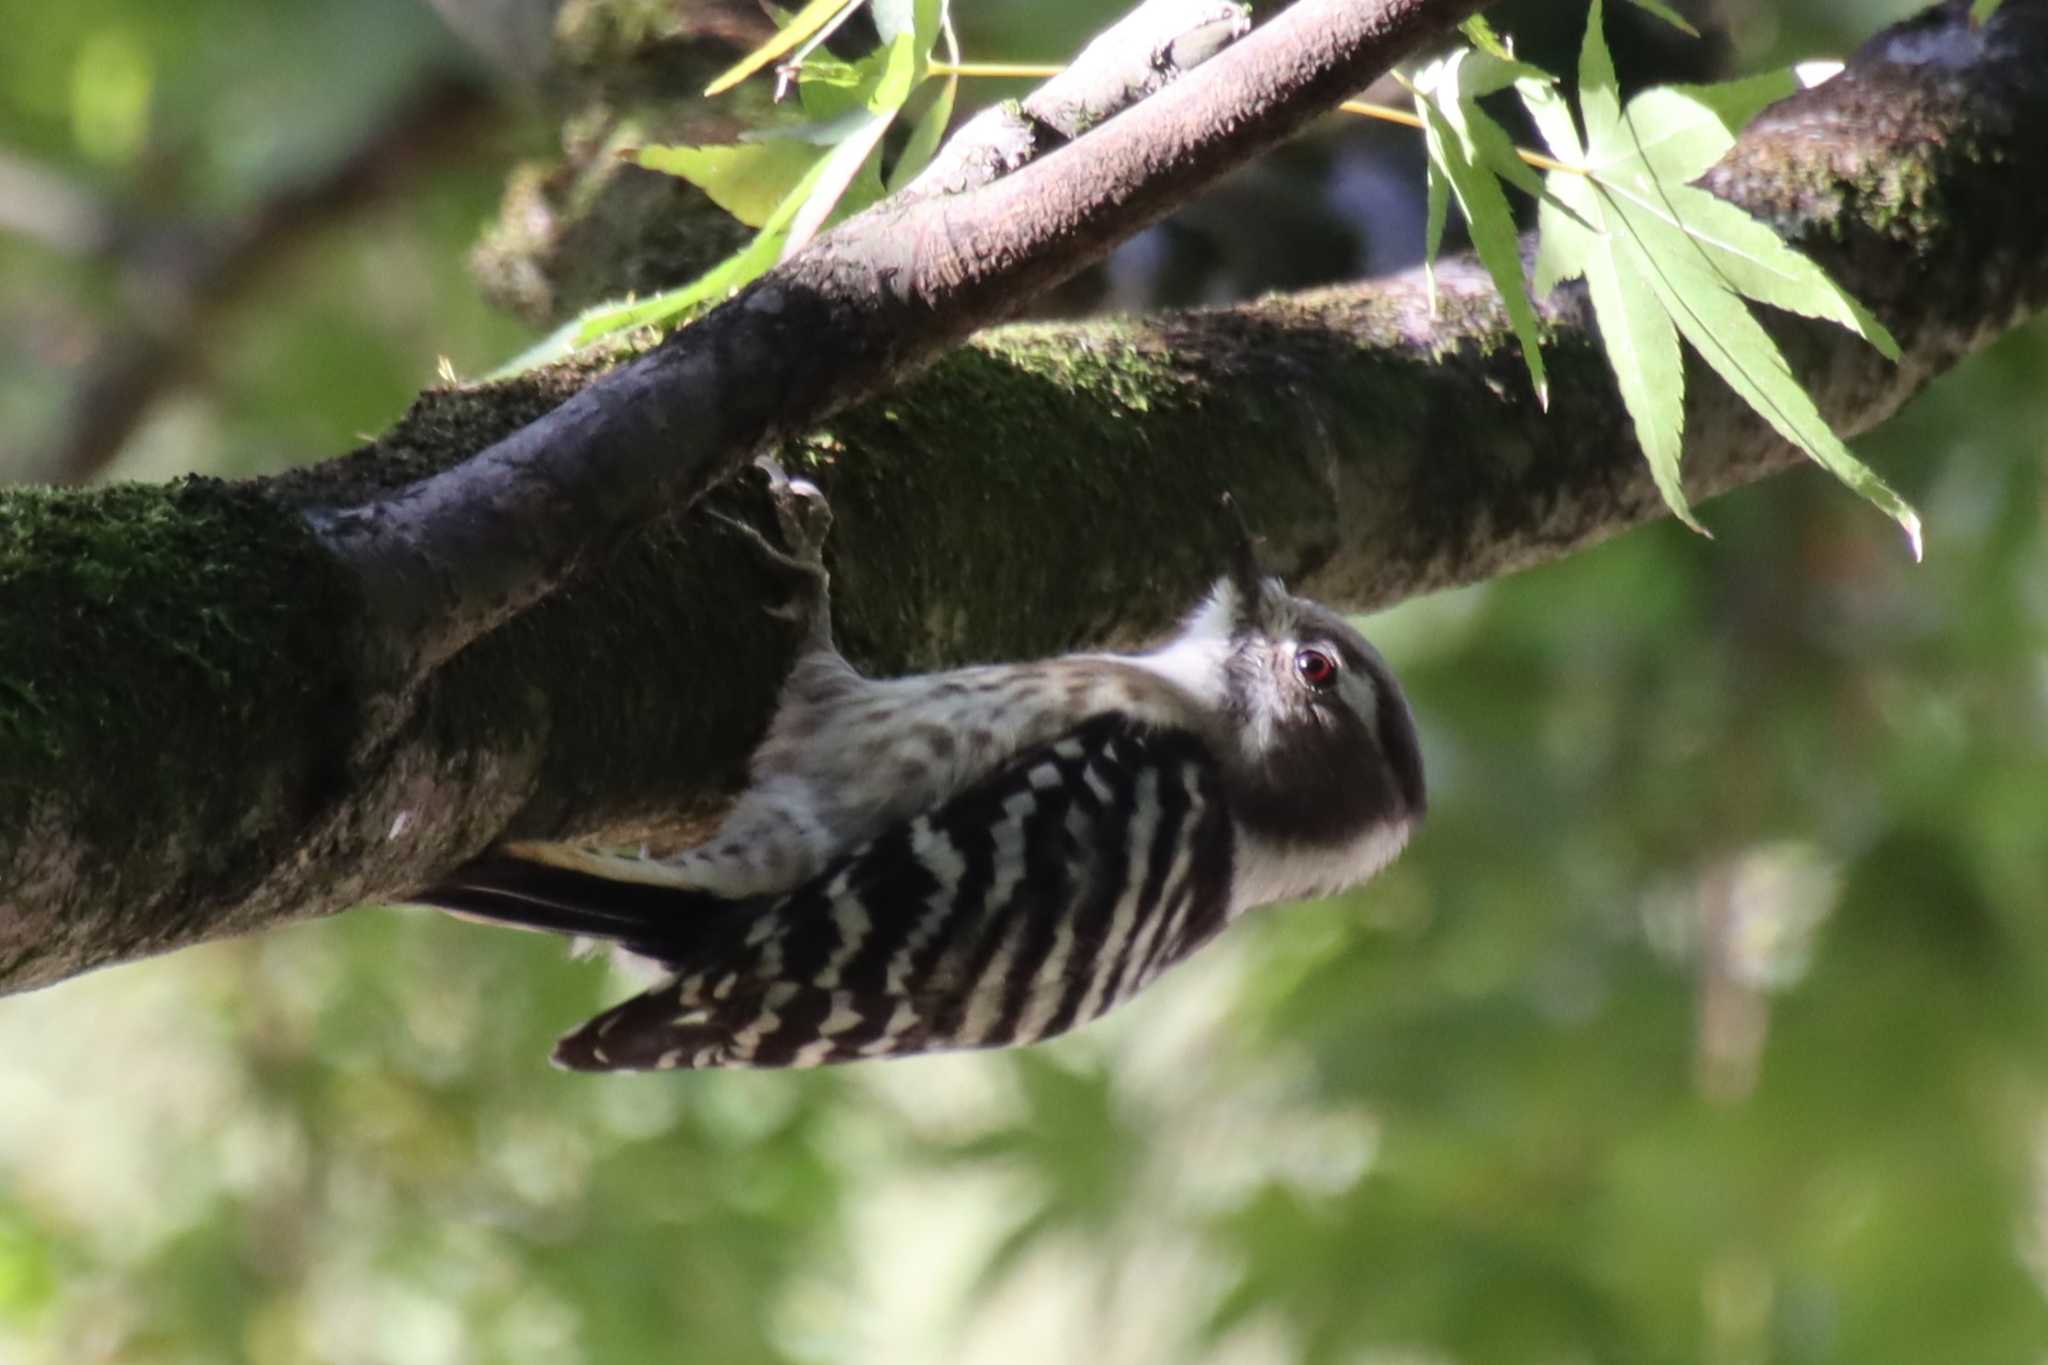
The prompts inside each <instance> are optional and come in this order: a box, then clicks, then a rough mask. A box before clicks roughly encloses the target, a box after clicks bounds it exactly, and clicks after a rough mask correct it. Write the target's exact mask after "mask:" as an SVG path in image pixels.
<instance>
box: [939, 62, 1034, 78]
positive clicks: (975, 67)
mask: <svg viewBox="0 0 2048 1365" xmlns="http://www.w3.org/2000/svg"><path fill="white" fill-rule="evenodd" d="M925 69H926V70H927V71H929V72H931V74H932V75H934V76H992V77H1008V78H1012V79H1020V80H1034V81H1037V80H1049V79H1051V78H1052V77H1054V76H1057V75H1059V74H1060V72H1062V71H1064V70H1066V68H1065V67H1063V66H1041V65H1038V64H1035V63H1032V62H933V63H932V64H931V65H930V66H928V67H926V68H925Z"/></svg>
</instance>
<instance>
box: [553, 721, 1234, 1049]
mask: <svg viewBox="0 0 2048 1365" xmlns="http://www.w3.org/2000/svg"><path fill="white" fill-rule="evenodd" d="M1232 839H1233V836H1232V825H1231V819H1230V814H1229V812H1228V811H1227V810H1226V809H1225V806H1224V803H1223V799H1222V796H1221V791H1220V786H1219V782H1218V776H1217V770H1216V767H1215V764H1214V761H1213V760H1212V759H1211V758H1210V757H1209V755H1208V754H1207V752H1206V751H1205V750H1204V749H1203V747H1202V745H1201V743H1200V742H1199V741H1198V740H1197V739H1196V738H1195V737H1194V736H1193V735H1192V734H1189V733H1188V732H1186V731H1180V730H1146V729H1140V728H1135V727H1133V726H1132V725H1130V724H1129V723H1128V722H1125V721H1123V720H1120V719H1117V718H1111V717H1105V718H1102V719H1099V720H1096V721H1092V722H1090V723H1088V724H1087V725H1085V726H1083V727H1081V728H1080V729H1078V730H1076V731H1074V732H1073V733H1071V734H1069V735H1068V736H1066V737H1065V738H1063V739H1061V740H1059V741H1058V742H1056V743H1054V744H1052V745H1050V746H1048V747H1046V748H1043V749H1039V750H1036V751H1034V752H1032V753H1029V754H1026V755H1024V756H1022V757H1020V758H1018V759H1017V760H1015V761H1014V762H1013V763H1011V764H1010V765H1009V766H1008V767H1006V768H1004V769H1001V770H999V771H998V772H996V773H995V774H993V775H991V776H990V777H988V778H986V779H984V780H983V781H982V782H980V783H978V784H976V785H975V786H973V787H971V788H969V789H968V790H967V791H965V792H963V793H962V794H960V795H959V796H957V797H955V798H953V799H952V800H951V801H949V802H947V803H946V804H945V805H943V806H941V807H939V808H938V809H937V810H934V811H930V812H927V813H925V814H923V815H920V816H918V817H916V818H915V819H912V820H910V821H908V822H906V823H904V824H901V825H898V826H896V827H895V828H894V829H892V830H890V831H888V832H887V833H885V834H883V835H881V836H880V837H878V838H876V839H875V840H873V841H872V842H870V843H868V844H866V845H865V846H863V847H861V848H859V849H856V850H855V851H853V852H852V853H849V854H847V855H846V856H845V857H843V858H841V859H840V860H839V861H837V862H836V863H834V864H833V865H831V866H830V867H828V868H826V869H825V870H824V871H823V872H822V873H820V874H819V875H818V876H817V877H816V878H814V879H813V880H812V881H810V882H809V883H807V884H806V885H804V886H802V887H800V888H798V889H797V890H796V891H794V892H792V893H790V894H789V895H788V896H787V897H784V898H781V899H779V900H777V901H775V902H773V903H771V904H769V905H767V906H765V907H764V908H762V909H761V910H760V911H758V912H757V913H755V914H753V915H751V916H748V917H747V918H746V920H745V922H744V923H741V924H734V925H733V926H732V927H731V932H730V933H729V934H728V935H726V936H725V941H724V942H723V943H720V944H716V945H713V944H708V943H707V944H705V945H704V946H703V948H702V950H701V951H694V952H692V953H691V954H689V955H688V958H687V960H682V961H675V962H673V963H671V965H672V966H673V968H674V969H675V970H676V972H677V975H676V977H675V978H674V979H673V980H671V981H669V982H667V983H665V984H664V985H662V986H660V987H658V988H656V989H654V990H652V991H649V992H648V993H647V994H645V995H642V996H639V997H638V998H636V999H633V1000H629V1001H627V1002H626V1003H625V1004H623V1005H620V1006H618V1007H617V1008H616V1009H613V1010H610V1011H609V1012H607V1013H605V1014H603V1015H600V1016H598V1017H597V1018H596V1019H594V1020H592V1021H591V1022H590V1023H589V1024H587V1025H585V1026H584V1027H583V1028H581V1029H579V1030H577V1031H576V1032H575V1033H573V1034H571V1035H570V1036H569V1037H567V1038H565V1039H563V1040H562V1042H561V1044H560V1046H559V1047H557V1049H556V1051H555V1059H556V1061H557V1062H558V1063H560V1064H561V1065H564V1066H568V1067H573V1068H576V1069H578V1070H615V1069H647V1068H657V1069H666V1068H671V1067H715V1066H745V1067H777V1066H816V1065H820V1064H823V1063H828V1062H846V1061H855V1060H859V1059H862V1058H868V1057H888V1056H899V1055H904V1054H908V1053H916V1052H930V1051H938V1050H943V1049H950V1048H970V1047H999V1046H1003V1045H1006V1044H1017V1043H1031V1042H1036V1041H1038V1040H1040V1039H1042V1038H1049V1037H1052V1036H1053V1035H1055V1034H1059V1033H1063V1032H1065V1031H1066V1030H1068V1029H1071V1028H1074V1027H1076V1026H1077V1025H1080V1024H1084V1023H1087V1022H1088V1021H1089V1020H1091V1019H1094V1018H1096V1017H1097V1016H1099V1015H1101V1014H1103V1013H1104V1012H1105V1011H1107V1010H1109V1009H1110V1008H1112V1007H1113V1006H1115V1005H1117V1004H1119V1003H1121V1002H1123V1001H1125V1000H1128V999H1129V998H1130V997H1131V996H1132V995H1133V994H1135V993H1136V992H1137V991H1138V990H1139V989H1141V988H1142V987H1144V986H1145V985H1146V984H1147V983H1148V982H1150V981H1151V980H1152V979H1153V978H1154V977H1155V976H1157V975H1158V974H1159V972H1160V971H1162V970H1163V969H1165V968H1166V967H1168V966H1170V965H1171V964H1172V963H1174V962H1175V961H1177V960H1179V959H1180V958H1182V957H1184V956H1186V955H1187V954H1188V953H1189V952H1191V951H1193V950H1194V949H1195V948H1197V947H1199V946H1200V945H1201V944H1202V943H1204V942H1206V941H1207V940H1208V939H1209V938H1210V937H1212V936H1213V935H1214V934H1215V933H1216V932H1217V930H1219V929H1220V928H1221V927H1222V925H1223V922H1224V919H1225V916H1226V913H1227V910H1228V907H1229V902H1230V883H1231V865H1232Z"/></svg>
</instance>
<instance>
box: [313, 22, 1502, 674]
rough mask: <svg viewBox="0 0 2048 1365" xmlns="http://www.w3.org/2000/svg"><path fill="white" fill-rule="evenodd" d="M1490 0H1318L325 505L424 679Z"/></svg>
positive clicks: (396, 649)
mask: <svg viewBox="0 0 2048 1365" xmlns="http://www.w3.org/2000/svg"><path fill="white" fill-rule="evenodd" d="M1479 8H1480V3H1479V0H1298V3H1296V4H1295V5H1294V6H1293V7H1292V8H1290V9H1288V10H1286V11H1284V12H1283V13H1282V14H1280V15H1279V16H1278V17H1276V18H1275V19H1273V20H1272V21H1271V22H1269V23H1268V24H1267V25H1266V26H1265V27H1263V28H1261V29H1260V30H1258V31H1257V32H1255V33H1254V34H1253V35H1252V36H1251V37H1249V38H1247V39H1246V40H1245V41H1243V42H1242V43H1239V44H1237V45H1235V46H1234V47H1231V48H1229V49H1227V50H1226V51H1225V52H1223V53H1222V54H1221V55H1220V56H1218V57H1216V58H1214V59H1213V60H1211V61H1209V62H1207V63H1205V64H1204V65H1202V66H1200V67H1198V68H1196V69H1195V70H1194V71H1193V72H1192V73H1190V74H1189V75H1188V76H1187V77H1186V78H1184V79H1182V80H1180V81H1178V82H1176V83H1174V84H1171V85H1169V86H1167V87H1166V88H1165V89H1164V90H1162V91H1161V92H1160V93H1159V94H1158V95H1156V96H1154V97H1153V98H1151V99H1149V100H1147V101H1145V102H1144V103H1142V104H1140V105H1138V106H1136V107H1135V108H1133V109H1130V110H1127V111H1126V112H1124V113H1122V114H1120V115H1118V116H1117V117H1115V118H1113V119H1111V120H1109V121H1108V122H1107V123H1105V124H1104V125H1103V126H1101V127H1100V128H1097V129H1095V130H1094V131H1093V132H1090V133H1088V134H1087V135H1086V136H1084V137H1083V138H1081V139H1080V140H1079V141H1077V142H1074V143H1071V144H1069V145H1068V146H1067V147H1064V148H1061V149H1060V150H1059V151H1057V152H1054V153H1053V154H1052V155H1050V156H1047V157H1044V158H1042V159H1040V160H1038V161H1035V162H1033V163H1032V164H1030V165H1028V166H1026V167H1024V168H1023V169H1022V170H1020V171H1018V172H1017V173H1016V174H1014V175H1010V176H1007V177H1004V178H1003V179H1000V180H997V181H995V182H994V183H992V184H989V185H987V186H984V187H983V188H981V189H978V190H975V191H973V192H970V193H968V194H964V195H960V196H957V197H949V198H938V199H924V200H917V201H913V202H910V203H907V204H898V203H894V202H888V201H885V202H884V203H883V204H880V205H877V206H876V207H875V208H874V209H872V210H870V211H869V212H867V213H865V214H862V215H860V216H859V217H856V218H854V219H852V220H850V221H849V222H847V223H844V224H842V225H841V226H840V227H839V228H837V229H835V230H834V231H833V232H831V233H829V234H827V235H826V236H824V237H823V238H821V239H820V240H818V241H816V242H814V243H812V244H811V246H809V247H808V248H806V249H805V250H804V251H802V252H800V253H798V254H797V255H796V256H795V257H793V258H791V259H790V260H789V261H787V262H785V263H784V264H783V265H782V266H781V267H779V268H778V269H776V270H774V271H772V272H771V273H770V274H768V275H767V276H765V277H764V278H763V279H761V280H759V281H757V282H756V283H755V284H754V285H752V286H751V287H749V288H748V289H746V290H744V291H742V292H741V294H740V295H739V296H738V297H737V298H735V299H733V300H731V301H730V302H728V303H727V304H725V305H724V306H723V307H721V308H719V309H717V310H716V311H714V312H713V313H711V314H710V315H709V316H708V317H706V318H704V319H702V320H701V321H699V322H697V323H695V324H694V325H692V326H690V327H688V328H685V329H683V330H682V331H680V332H678V333H677V334H675V335H674V336H672V337H671V338H670V339H669V340H668V341H666V342H664V343H662V344H661V345H660V346H658V347H656V348H655V350H653V351H652V352H650V353H649V354H648V355H646V356H644V357H642V358H641V359H640V360H638V361H635V362H633V363H631V364H629V365H626V366H623V367H621V368H620V369H618V370H616V371H613V372H612V373H610V374H608V375H606V376H605V377H604V378H602V379H600V380H598V381H597V382H595V383H593V384H591V385H590V386H589V387H587V388H585V389H583V390H582V391H581V392H579V393H578V394H576V396H575V397H573V398H571V399H570V400H569V401H568V402H566V403H563V404H562V405H561V406H560V407H559V408H557V409H556V410H555V411H553V412H551V413H549V414H548V415H547V416H546V417H545V418H543V419H541V420H539V421H536V422H534V423H532V424H530V425H529V426H527V427H525V428H523V429H522V430H520V431H519V432H517V433H515V434H513V435H512V436H510V437H508V438H507V439H505V440H503V441H500V442H499V443H497V444H496V445H494V446H492V447H491V448H490V449H488V450H484V451H482V452H480V453H479V454H478V455H477V456H476V457H475V458H474V459H472V460H470V461H468V462H466V463H465V464H463V465H462V466H460V467H459V468H456V469H452V470H449V471H446V472H445V473H441V474H437V475H434V476H432V477H430V478H427V479H424V480H422V481H421V482H420V483H419V484H417V485H415V486H414V487H412V488H410V489H407V490H405V492H404V493H402V494H400V495H397V496H393V497H389V498H386V499H383V500H381V501H380V502H378V503H376V504H375V505H373V506H369V507H350V508H342V509H338V510H336V511H334V512H333V513H331V514H326V515H318V514H316V515H315V517H314V526H315V528H316V530H317V531H318V533H319V534H320V536H321V538H322V539H323V540H324V541H325V543H326V544H328V545H329V546H330V547H332V549H333V550H334V551H335V552H336V553H337V554H339V555H341V556H342V557H343V558H344V559H346V560H347V561H349V562H350V563H352V564H354V565H356V566H358V568H359V570H360V571H361V574H362V576H363V579H364V582H365V585H366V590H367V591H368V593H369V595H370V601H371V604H372V610H373V613H374V616H375V618H376V619H377V620H378V621H379V622H380V623H381V625H382V634H383V636H384V649H385V651H386V653H387V655H388V657H390V658H392V659H394V660H402V661H404V666H405V667H406V668H407V669H408V670H409V671H410V673H411V674H412V675H413V676H414V677H415V678H418V677H424V676H425V675H426V674H427V673H428V672H430V671H431V670H432V669H433V667H434V666H436V665H437V664H439V663H441V662H442V661H444V660H446V659H447V658H449V657H450V656H451V655H453V654H454V653H455V652H456V651H457V650H459V649H461V648H462V647H463V646H464V645H466V644H468V643H470V642H471V641H473V640H475V639H477V638H478V637H479V636H481V635H483V634H485V633H487V632H488V631H490V630H491V629H492V628H494V627H495V626H497V625H499V624H502V623H503V622H504V621H506V620H507V619H509V618H511V617H512V616H514V615H516V614H517V613H519V612H520V611H522V610H524V609H525V608H527V607H528V606H530V605H532V604H533V603H534V602H536V601H539V600H540V599H541V598H543V597H545V596H546V595H547V594H548V593H550V592H552V591H553V590H554V589H555V588H556V587H558V586H559V585H560V584H561V583H562V582H563V581H564V579H565V578H566V577H567V576H568V575H569V574H570V573H571V572H573V571H574V570H575V569H576V568H577V567H578V566H579V565H587V564H590V563H593V562H595V561H596V560H597V559H599V558H601V556H602V554H603V552H604V550H605V549H606V548H607V547H609V546H612V545H614V544H616V543H617V542H618V540H619V538H620V537H621V536H622V535H625V534H627V533H629V532H631V531H633V530H635V529H637V528H639V527H640V526H643V525H645V524H646V523H647V521H648V520H649V519H650V518H652V517H654V516H657V515H659V514H660V513H662V512H664V511H666V510H669V509H673V508H676V507H679V506H685V505H687V504H688V503H690V502H691V501H693V500H695V499H696V498H697V497H699V496H701V495H702V494H703V492H704V491H705V490H706V489H708V488H710V487H711V486H712V485H713V484H715V483H716V482H718V481H719V480H720V479H722V478H725V477H726V476H727V475H729V474H730V473H732V472H733V471H734V470H735V469H737V468H739V467H740V466H741V465H742V464H744V463H745V461H746V460H747V459H748V458H749V457H750V456H752V455H753V454H754V453H756V452H757V451H759V450H762V449H764V448H766V447H768V446H770V445H772V444H775V443H777V442H780V441H783V440H788V439H790V438H792V437H794V436H796V435H799V434H800V433H802V432H804V431H806V430H808V429H810V428H812V427H814V426H816V425H817V424H818V423H819V422H821V421H823V420H824V419H826V418H827V417H829V416H830V415H831V414H832V413H834V412H837V411H839V410H841V409H842V408H844V407H846V406H847V405H848V404H850V403H853V402H857V401H859V400H860V399H862V398H865V397H867V396H869V395H871V394H873V393H875V392H877V391H878V390H879V389H881V388H882V387H883V386H884V385H886V384H888V383H890V382H893V381H895V380H899V379H901V378H902V377H904V376H905V375H907V374H910V373H913V372H914V371H916V370H917V369H919V368H921V367H922V366H924V365H926V364H929V363H930V362H931V361H932V360H933V359H935V358H936V357H937V356H938V355H940V354H941V353H942V352H943V351H944V350H945V349H947V348H948V347H950V346H952V345H954V344H956V343H958V342H959V341H960V340H961V339H962V338H964V337H966V336H967V335H968V334H969V333H971V332H973V331H974V330H975V329H977V328H979V327H982V326H985V325H987V324H988V323H990V322H994V321H996V320H998V319H1000V318H1001V317H1003V316H1004V315H1005V314H1007V313H1009V312H1010V311H1012V310H1014V309H1015V308H1017V307H1019V306H1020V305H1021V304H1022V303H1023V302H1024V301H1025V300H1027V299H1029V298H1030V297H1031V296H1032V295H1033V294H1035V293H1037V292H1038V291H1040V290H1043V289H1045V288H1048V287H1050V286H1051V285H1054V284H1056V283H1058V282H1059V281H1060V280H1062V279H1065V278H1066V277H1067V276H1069V275H1071V274H1073V273H1074V272H1075V271H1077V270H1079V269H1081V268H1082V267H1083V266H1086V265H1088V264H1090V263H1092V262H1093V261H1095V260H1097V259H1099V258H1100V257H1101V256H1103V255H1104V254H1106V253H1107V252H1108V250H1109V249H1110V248H1111V247H1112V246H1113V245H1114V244H1115V243H1116V242H1117V241H1118V240H1120V239H1121V238H1122V237H1125V236H1128V235H1129V234H1130V233H1132V232H1135V231H1137V230H1138V229H1140V228H1142V227H1145V226H1147V225H1148V224H1150V223H1152V222H1155V221H1157V220H1158V219H1159V218H1161V217H1163V216H1164V215H1165V214H1167V213H1168V212H1170V211H1171V210H1172V209H1173V208H1174V207H1176V206H1177V205H1179V204H1181V203H1184V202H1186V201H1187V200H1188V199H1190V198H1192V197H1193V196H1194V195H1195V194H1196V193H1197V192H1199V191H1200V190H1201V189H1202V188H1203V187H1204V186H1206V185H1209V184H1211V183H1213V182H1214V181H1215V180H1216V179H1218V178H1219V177H1220V176H1221V175H1223V174H1224V173H1225V172H1226V171H1228V170H1230V169H1232V168H1233V167H1235V166H1237V165H1240V164H1242V163H1243V162H1244V161H1246V160H1248V159H1250V158H1251V157H1253V156H1255V155H1257V154H1258V153H1260V152H1262V151H1264V150H1266V149H1268V148H1270V147H1272V146H1274V145H1275V144H1277V143H1278V142H1280V141H1282V140H1283V139H1285V138H1286V137H1287V136H1289V135H1290V134H1292V133H1293V132H1295V131H1296V130H1298V129H1299V128H1301V127H1302V126H1303V125H1304V124H1306V123H1307V122H1308V121H1309V120H1311V119H1313V118H1315V117H1317V116H1318V115H1320V114H1323V113H1326V112H1328V110H1329V109H1330V108H1332V107H1333V106H1334V105H1335V104H1336V103H1337V102H1338V101H1339V100H1341V99H1342V98H1343V97H1344V96H1345V95H1347V94H1349V93H1351V92H1352V91H1353V90H1355V89H1358V88H1360V87H1362V86H1364V85H1366V84H1368V83H1369V82H1370V81H1371V79H1372V78H1373V77H1374V76H1376V75H1378V74H1379V73H1380V72H1381V71H1384V70H1385V69H1387V68H1388V67H1389V66H1391V65H1392V64H1393V63H1394V62H1395V61H1397V60H1399V59H1400V58H1401V57H1402V56H1404V55H1405V54H1406V53H1408V52H1409V51H1411V50H1412V49H1413V48H1414V46H1415V45H1416V44H1417V43H1419V42H1420V41H1421V40H1422V39H1424V38H1425V37H1428V36H1430V35H1431V34H1434V33H1440V32H1443V31H1445V30H1447V29H1448V28H1449V27H1450V26H1451V25H1453V24H1455V23H1456V22H1457V21H1459V20H1460V19H1462V18H1464V17H1466V16H1467V15H1469V14H1471V13H1472V12H1474V11H1476V10H1477V9H1479Z"/></svg>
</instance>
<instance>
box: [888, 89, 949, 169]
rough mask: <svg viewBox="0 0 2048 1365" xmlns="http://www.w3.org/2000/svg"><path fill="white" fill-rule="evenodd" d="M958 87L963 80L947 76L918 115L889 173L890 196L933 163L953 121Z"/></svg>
mask: <svg viewBox="0 0 2048 1365" xmlns="http://www.w3.org/2000/svg"><path fill="white" fill-rule="evenodd" d="M959 88H960V78H959V77H958V76H948V77H947V78H946V83H945V84H944V85H942V86H940V87H939V93H938V94H937V95H936V96H934V97H933V99H932V102H931V103H930V104H929V105H927V106H925V111H924V112H923V113H922V114H919V115H918V116H917V122H916V123H914V124H912V125H911V129H910V137H909V139H908V140H907V141H905V142H904V144H903V150H902V151H901V152H900V153H898V154H897V157H896V164H895V165H894V166H893V167H891V168H890V170H889V184H888V191H889V193H891V194H894V193H896V191H898V190H900V189H902V188H903V187H904V186H905V185H908V184H909V183H910V182H911V181H913V180H915V179H917V176H918V172H920V171H922V170H923V169H924V168H925V167H926V166H929V165H930V164H931V160H932V157H933V155H934V154H935V153H937V151H938V150H939V143H940V142H942V141H943V140H944V139H945V136H946V125H947V124H948V123H950V122H952V119H953V97H954V96H955V95H956V94H957V93H958V92H959Z"/></svg>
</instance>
